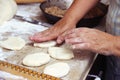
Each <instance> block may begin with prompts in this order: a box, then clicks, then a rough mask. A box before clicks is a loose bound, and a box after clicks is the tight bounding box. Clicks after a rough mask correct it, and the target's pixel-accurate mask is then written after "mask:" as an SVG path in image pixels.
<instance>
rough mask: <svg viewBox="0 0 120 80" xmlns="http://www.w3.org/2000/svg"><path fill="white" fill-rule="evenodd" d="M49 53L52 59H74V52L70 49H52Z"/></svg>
mask: <svg viewBox="0 0 120 80" xmlns="http://www.w3.org/2000/svg"><path fill="white" fill-rule="evenodd" d="M48 52H49V54H50V56H51V57H53V58H55V59H60V60H67V59H72V58H73V57H74V54H73V51H72V50H70V49H68V48H61V47H50V48H49V49H48Z"/></svg>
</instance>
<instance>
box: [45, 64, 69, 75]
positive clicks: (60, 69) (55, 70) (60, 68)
mask: <svg viewBox="0 0 120 80" xmlns="http://www.w3.org/2000/svg"><path fill="white" fill-rule="evenodd" d="M69 71H70V67H69V65H68V64H67V63H64V62H58V63H55V64H52V65H49V66H47V67H45V69H44V73H45V74H48V75H51V76H55V77H63V76H65V75H67V74H68V73H69Z"/></svg>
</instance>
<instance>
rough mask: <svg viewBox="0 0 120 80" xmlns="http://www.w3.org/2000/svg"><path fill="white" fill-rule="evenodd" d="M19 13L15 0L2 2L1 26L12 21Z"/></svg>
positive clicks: (0, 7) (0, 9)
mask: <svg viewBox="0 0 120 80" xmlns="http://www.w3.org/2000/svg"><path fill="white" fill-rule="evenodd" d="M16 11H17V4H16V2H15V1H14V0H0V25H1V24H3V23H4V22H5V21H7V20H10V19H11V18H12V17H13V16H14V15H15V13H16Z"/></svg>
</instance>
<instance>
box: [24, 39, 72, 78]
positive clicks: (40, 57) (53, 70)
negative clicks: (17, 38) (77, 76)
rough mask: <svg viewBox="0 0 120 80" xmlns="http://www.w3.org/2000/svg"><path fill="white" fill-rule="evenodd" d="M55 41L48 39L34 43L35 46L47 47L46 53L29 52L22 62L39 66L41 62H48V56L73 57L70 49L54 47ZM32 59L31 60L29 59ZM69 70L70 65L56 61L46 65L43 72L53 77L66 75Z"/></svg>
mask: <svg viewBox="0 0 120 80" xmlns="http://www.w3.org/2000/svg"><path fill="white" fill-rule="evenodd" d="M56 44H57V43H56V42H55V41H48V42H43V43H34V46H35V47H42V48H45V47H47V48H48V53H44V52H40V53H33V54H29V55H27V56H25V57H24V59H23V64H24V65H27V66H41V65H43V64H46V63H49V62H50V57H52V58H54V59H58V60H62V61H63V60H69V59H72V58H74V54H73V52H72V50H70V49H68V48H62V47H55V46H56ZM31 59H32V60H31ZM69 71H70V67H69V65H68V64H67V63H65V62H57V63H53V64H50V65H47V66H46V67H45V68H44V70H43V73H45V74H48V75H51V76H55V77H63V76H65V75H67V74H68V73H69Z"/></svg>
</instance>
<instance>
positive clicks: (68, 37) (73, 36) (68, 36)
mask: <svg viewBox="0 0 120 80" xmlns="http://www.w3.org/2000/svg"><path fill="white" fill-rule="evenodd" d="M75 37H78V35H77V34H76V33H71V34H68V35H66V36H65V39H70V38H75Z"/></svg>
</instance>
